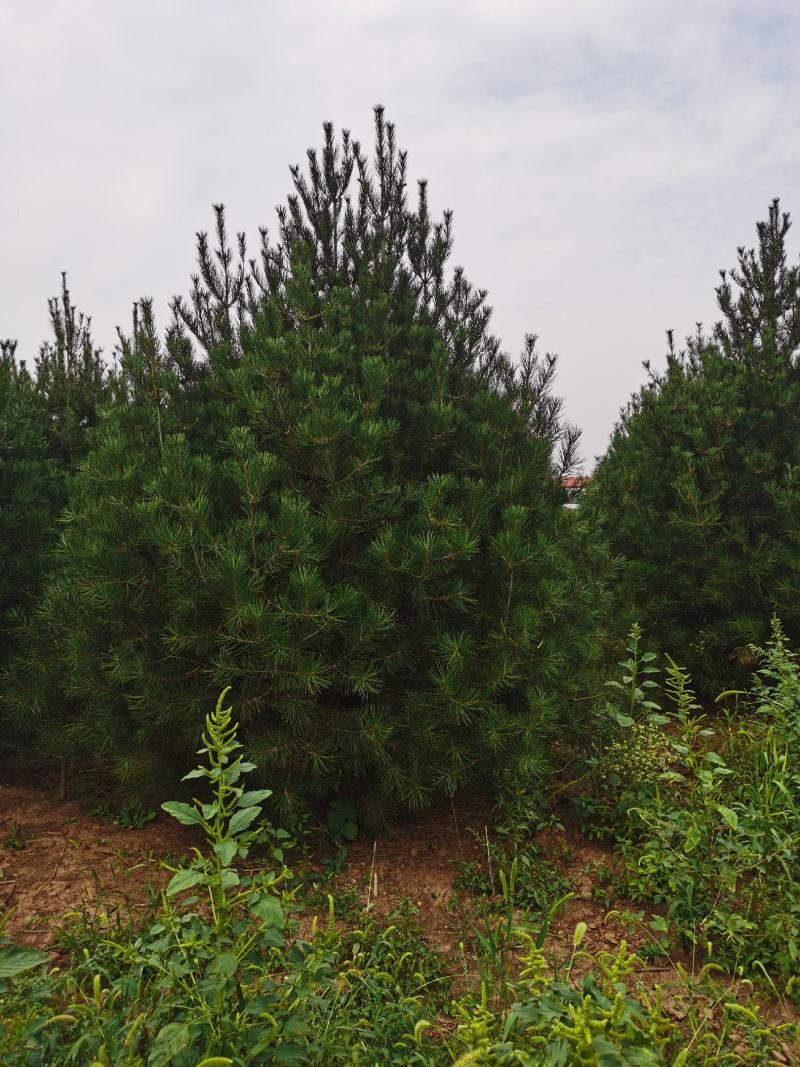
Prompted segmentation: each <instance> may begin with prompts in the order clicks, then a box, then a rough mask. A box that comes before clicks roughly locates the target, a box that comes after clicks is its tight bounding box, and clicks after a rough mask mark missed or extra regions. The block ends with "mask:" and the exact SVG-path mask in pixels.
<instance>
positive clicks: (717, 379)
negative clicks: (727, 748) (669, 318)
mask: <svg viewBox="0 0 800 1067" xmlns="http://www.w3.org/2000/svg"><path fill="white" fill-rule="evenodd" d="M789 225H790V221H789V216H788V215H786V214H783V213H782V212H781V210H780V206H779V203H778V201H774V202H773V203H772V205H771V206H770V209H769V215H768V218H767V219H766V220H765V221H763V222H760V223H759V224H758V226H757V235H758V244H757V247H756V248H753V249H745V248H740V249H739V253H738V266H737V267H736V268H735V269H734V270H733V271H731V272H730V273H728V272H724V271H723V272H722V275H721V284H720V285H719V287H718V289H717V301H718V306H719V309H720V312H721V316H722V317H721V319H720V321H719V323H718V324H717V325H716V327H715V328H714V330H713V332H712V335H711V336H710V337H705V336H704V335H703V333H702V331H701V330H700V329H699V328H698V333H697V335H696V336H695V337H693V338H690V339H689V341H688V342H687V347H686V350H685V351H684V352H682V353H677V352H675V351H674V349H673V348H672V344H671V338H670V353H669V357H668V361H667V369H666V371H665V373H663V374H660V375H659V374H652V375H651V378H650V381H649V382H648V384H647V385H646V386H645V387H644V389H642V391H641V392H640V393H639V394H638V395H637V396H636V397H634V398H633V400H632V401H631V403H630V405H629V406H628V408H627V409H626V411H625V412H624V413H623V416H622V419H621V421H620V424H619V425H618V427H617V429H616V431H615V433H614V436H613V438H612V441H611V446H610V448H609V450H608V453H607V454H606V456H605V457H604V458H603V460H602V462H601V463H600V465H599V467H598V470H597V472H596V476H595V479H594V482H593V485H592V487H591V490H590V492H589V494H588V495H587V499H586V505H585V512H586V515H587V518H588V519H589V520H590V521H591V522H592V523H593V525H594V526H595V528H597V529H598V530H599V531H600V532H601V533H602V535H603V536H604V537H606V538H608V540H609V542H610V544H611V546H612V548H613V550H614V551H615V552H616V553H618V554H620V555H621V556H623V557H624V558H625V560H626V566H625V568H624V569H623V570H622V571H621V575H622V586H621V588H620V594H621V599H622V601H623V602H627V606H628V611H629V613H631V614H634V615H635V616H637V617H639V618H640V619H641V621H642V622H643V623H644V624H645V625H646V628H647V630H648V632H649V634H650V637H651V639H652V640H653V641H654V642H656V643H658V644H660V645H661V646H662V647H664V648H665V649H666V650H667V651H669V652H670V653H671V654H672V655H673V656H674V657H676V658H678V659H680V660H682V661H683V662H685V663H686V664H687V665H688V666H689V667H690V668H691V669H692V671H693V672H694V674H695V676H696V678H697V680H698V682H699V683H700V684H701V685H702V686H703V687H704V688H705V690H706V692H708V693H709V694H713V693H714V691H715V689H716V688H717V687H719V686H723V685H727V684H730V683H733V682H736V681H737V680H740V678H741V675H742V668H743V667H744V668H746V666H747V664H748V662H749V657H748V653H747V645H748V644H749V643H750V642H754V641H762V640H764V639H765V638H766V636H767V633H768V628H769V620H770V616H771V614H772V613H773V612H777V613H778V615H780V617H781V619H782V621H783V623H784V625H785V626H786V627H787V629H788V630H789V632H790V633H791V634H792V635H793V636H794V637H795V638H796V637H798V636H800V265H795V266H790V265H789V263H788V261H787V250H786V239H787V234H788V232H789ZM623 614H624V613H621V617H622V615H623Z"/></svg>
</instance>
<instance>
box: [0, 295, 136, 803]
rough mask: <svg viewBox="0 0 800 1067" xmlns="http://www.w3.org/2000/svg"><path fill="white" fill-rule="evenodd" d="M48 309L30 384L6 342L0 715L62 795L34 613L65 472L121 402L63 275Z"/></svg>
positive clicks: (58, 700)
mask: <svg viewBox="0 0 800 1067" xmlns="http://www.w3.org/2000/svg"><path fill="white" fill-rule="evenodd" d="M48 306H49V311H50V323H51V328H52V337H51V339H49V340H47V341H45V342H44V343H43V344H42V345H41V347H40V350H39V355H38V358H37V359H36V361H35V367H36V375H35V378H34V379H31V378H30V376H29V375H28V374H27V372H26V371H25V368H24V365H20V366H17V364H16V363H15V361H14V354H15V348H16V346H15V345H13V346H12V344H11V343H10V342H4V343H3V345H2V362H3V380H2V382H0V385H1V386H2V390H3V397H2V400H0V404H2V406H3V413H2V415H1V416H0V419H2V421H3V430H2V431H1V432H2V433H3V436H4V445H3V448H2V452H3V459H2V464H3V474H2V480H3V482H4V483H5V484H4V486H3V489H2V490H1V491H0V535H2V534H5V536H4V537H3V541H4V544H3V547H2V550H4V551H5V553H6V554H7V555H8V556H9V557H11V560H12V562H11V563H10V564H8V565H4V566H3V577H2V578H0V582H2V583H3V584H4V585H5V589H4V590H3V595H0V614H2V616H3V619H4V622H3V623H0V627H2V632H3V644H4V654H3V653H0V715H1V716H2V730H3V740H4V742H5V743H6V744H11V745H14V744H17V745H20V744H21V745H23V746H24V747H25V748H26V749H27V750H31V749H34V750H36V751H38V752H39V753H42V754H45V755H49V756H52V757H55V758H56V759H58V760H59V761H60V762H61V765H62V790H63V772H64V769H65V762H64V761H65V756H67V755H68V753H69V751H70V745H69V739H68V738H67V737H66V736H65V733H64V729H63V722H64V721H65V718H68V717H69V709H68V708H66V707H64V699H65V698H64V694H63V689H62V686H61V684H60V673H59V670H60V668H59V666H58V658H57V655H56V653H57V649H58V642H59V640H60V635H59V634H57V633H54V632H52V631H51V630H49V629H48V628H47V627H45V626H43V625H42V624H41V621H40V620H39V619H38V611H37V609H38V606H39V599H40V595H41V591H42V588H43V583H44V581H45V579H46V577H47V575H48V574H49V573H50V572H51V571H52V570H53V568H54V567H55V565H56V561H55V559H54V557H53V549H54V547H55V544H56V542H57V539H58V532H59V521H60V518H61V512H62V509H63V507H64V504H65V502H66V498H67V480H68V478H69V475H70V473H71V471H72V470H73V468H74V467H75V465H76V464H77V463H78V462H80V461H81V460H82V459H83V458H84V457H85V456H86V454H87V453H88V450H89V447H90V438H91V433H92V430H93V428H94V427H95V426H96V425H97V423H98V421H99V418H100V411H101V409H102V406H103V405H104V404H107V403H110V402H111V401H112V399H114V398H115V397H116V398H117V399H118V400H119V401H120V402H121V401H122V400H123V399H124V397H123V396H122V394H121V393H119V394H118V383H117V381H116V377H115V375H114V374H113V372H112V371H110V370H109V369H108V368H107V367H106V365H105V363H104V361H103V358H102V354H101V351H100V349H99V348H97V347H95V345H94V343H93V341H92V337H91V320H90V319H88V318H87V317H85V316H84V315H83V314H81V313H79V312H78V311H77V309H76V307H75V306H74V304H73V303H72V300H71V297H70V293H69V289H68V287H67V279H66V275H65V274H62V279H61V296H60V298H53V299H51V300H50V301H49V302H48Z"/></svg>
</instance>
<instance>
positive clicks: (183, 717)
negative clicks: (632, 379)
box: [40, 109, 602, 809]
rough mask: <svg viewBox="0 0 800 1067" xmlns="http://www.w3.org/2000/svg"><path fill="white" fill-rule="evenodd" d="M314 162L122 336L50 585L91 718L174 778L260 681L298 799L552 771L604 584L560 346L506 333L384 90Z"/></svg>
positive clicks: (255, 747)
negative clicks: (412, 201) (464, 262)
mask: <svg viewBox="0 0 800 1067" xmlns="http://www.w3.org/2000/svg"><path fill="white" fill-rule="evenodd" d="M293 180H294V186H295V192H294V193H293V195H292V196H291V197H290V198H289V201H288V205H287V207H286V208H285V209H284V210H282V211H281V212H280V213H279V232H278V238H277V240H276V242H275V243H273V242H272V241H271V240H270V238H269V235H268V234H267V232H266V231H262V234H261V247H260V251H259V255H258V257H257V259H255V260H249V259H248V257H247V250H246V244H245V240H244V238H243V237H242V236H241V235H240V236H239V237H238V238H237V239H236V241H235V242H234V243H233V245H231V243H230V241H229V238H228V236H227V231H226V220H225V215H224V212H223V210H222V208H221V207H218V208H217V209H216V223H217V226H216V243H215V244H214V245H213V246H212V244H211V242H210V241H209V239H208V238H207V237H206V236H205V235H201V236H200V237H199V241H198V263H199V270H198V274H197V275H196V277H195V278H194V280H193V286H192V291H191V293H190V296H189V298H188V299H185V300H181V299H178V300H176V301H175V303H174V306H173V312H174V317H173V322H172V324H171V326H170V328H169V330H168V331H167V333H166V335H165V336H164V337H163V338H161V337H160V335H159V333H158V331H157V330H156V328H155V324H154V322H153V317H152V310H151V308H150V307H149V305H147V304H145V305H143V307H142V308H140V309H139V313H138V314H137V318H136V321H135V324H134V330H133V333H132V335H131V336H130V337H128V338H123V339H122V342H121V357H120V365H121V372H122V375H123V377H124V379H125V381H126V396H127V402H126V403H125V404H118V405H115V406H114V407H112V408H110V409H109V411H108V413H107V417H106V418H105V419H104V420H103V422H102V424H101V425H100V426H99V428H98V430H97V431H96V433H95V435H94V439H93V445H94V447H93V449H92V451H91V452H90V454H89V455H88V457H87V459H86V461H85V463H84V464H83V465H82V467H81V469H80V470H79V472H78V473H77V474H76V475H75V477H74V478H73V479H72V480H71V491H70V500H69V506H68V509H67V512H66V515H65V522H64V533H63V537H62V540H61V543H60V546H59V550H58V557H59V564H60V565H59V570H58V575H57V579H56V580H54V582H53V583H52V584H51V587H50V589H49V592H48V596H47V597H46V598H45V599H44V601H43V603H42V606H41V609H40V618H41V619H42V620H43V621H44V622H45V623H46V625H47V627H48V628H49V630H50V632H51V633H53V634H55V635H58V640H57V641H54V642H53V645H54V647H58V649H59V655H58V659H57V661H56V667H55V668H54V670H56V671H58V673H59V674H60V675H61V677H62V678H63V679H65V681H66V687H67V696H68V697H69V698H70V699H71V700H72V702H73V706H74V707H75V708H76V709H77V714H76V717H75V720H74V721H73V722H72V724H71V725H70V731H69V732H70V736H71V738H72V739H73V740H75V741H76V742H77V743H80V744H82V745H84V746H86V747H88V748H93V749H94V751H102V752H103V753H104V754H106V755H108V757H109V758H110V759H111V760H112V762H113V763H114V765H115V768H116V770H117V773H118V774H119V775H120V777H121V778H122V779H124V780H128V781H133V780H136V781H147V780H150V781H152V780H154V779H155V780H157V779H158V777H159V769H160V767H161V766H162V764H163V762H164V761H173V762H174V761H177V762H181V761H182V760H184V759H186V758H189V757H190V754H191V751H192V745H193V739H194V737H195V736H196V731H197V724H198V722H200V721H201V719H202V715H203V714H204V709H205V708H206V706H207V702H208V694H209V692H214V691H215V690H216V689H218V688H219V687H220V685H221V684H233V685H234V688H235V692H236V699H237V706H238V707H239V708H240V714H241V715H242V720H243V730H244V733H245V736H246V739H247V743H248V746H249V749H250V753H251V755H253V756H254V758H255V762H256V763H257V764H258V766H259V768H260V769H261V772H262V773H263V774H265V775H266V776H267V777H269V778H270V782H271V784H273V785H274V784H275V782H276V781H278V782H280V781H282V782H283V785H284V790H285V795H286V796H287V797H288V796H290V795H292V794H293V793H295V792H296V791H297V790H301V791H303V792H305V793H307V794H314V793H320V794H330V793H331V792H332V791H335V790H336V789H338V788H345V787H348V786H349V784H351V783H353V782H356V781H361V782H362V783H364V784H365V786H366V787H368V788H371V789H372V790H373V792H374V793H375V794H376V795H378V796H380V797H382V798H385V799H386V800H388V801H389V802H390V803H392V804H398V805H401V806H405V807H409V808H412V809H414V808H420V807H422V806H424V805H426V804H427V803H429V802H430V801H431V799H432V798H433V797H434V796H436V795H437V794H442V793H450V794H451V793H453V792H454V791H455V790H456V789H458V788H461V787H463V786H465V785H467V784H469V783H475V782H477V781H480V780H482V779H484V778H486V777H487V776H489V777H491V776H492V775H496V774H498V773H500V772H501V770H503V769H507V768H509V767H513V768H515V770H516V771H517V772H518V773H519V774H520V775H522V776H523V778H524V779H525V780H530V779H531V778H532V777H534V776H535V775H536V774H538V773H541V772H542V770H543V767H544V763H545V757H546V745H545V741H546V739H548V738H549V737H551V736H552V734H553V732H554V731H555V730H557V729H558V727H559V725H560V724H563V723H564V722H565V721H566V720H567V718H568V717H569V716H570V715H571V714H574V708H573V704H572V701H573V700H574V698H575V697H576V695H577V694H578V693H579V692H580V691H581V670H582V668H583V667H584V666H586V665H589V664H590V663H591V662H592V659H593V657H594V654H595V648H596V637H597V620H598V616H599V615H600V614H601V612H602V598H601V596H600V595H599V586H598V579H597V572H598V571H599V570H600V566H599V556H597V553H596V551H595V550H594V549H592V548H591V547H590V546H589V545H588V543H587V541H586V540H585V539H584V538H583V536H582V532H581V529H580V526H579V524H576V523H574V522H573V521H572V517H571V516H570V515H569V514H568V513H567V512H565V510H564V508H563V503H564V495H563V492H562V490H561V487H560V479H559V477H558V475H559V473H560V469H561V464H565V463H566V464H569V463H571V462H573V460H574V455H575V449H576V447H577V435H576V432H575V431H574V430H573V429H572V428H571V427H569V426H568V425H566V424H565V423H564V421H563V417H562V413H561V409H560V403H559V401H558V400H557V399H556V398H554V396H553V393H552V387H553V380H554V374H555V360H554V359H553V358H552V357H540V356H539V355H538V354H537V351H536V347H535V339H534V338H530V339H529V340H528V342H527V343H526V350H525V352H524V354H523V358H522V361H521V366H520V369H519V371H517V370H516V369H515V367H514V364H513V362H512V360H511V359H510V358H509V357H508V356H507V355H505V354H504V353H502V351H501V349H500V345H499V342H498V341H497V340H496V339H495V338H493V337H492V335H491V334H490V332H489V309H488V307H487V305H486V294H485V293H483V292H482V291H480V290H474V289H473V288H472V287H471V285H470V284H469V283H468V282H467V280H466V278H465V276H464V274H463V272H462V271H460V270H459V271H454V272H452V273H449V272H448V266H447V264H448V258H449V255H450V251H451V246H452V220H451V217H450V216H449V215H445V216H444V218H443V219H442V220H441V221H440V222H436V223H433V222H432V221H431V220H430V218H429V214H428V207H427V193H426V190H425V187H424V184H423V185H421V186H420V187H419V190H418V199H417V203H416V206H415V208H414V209H413V210H412V209H411V208H410V207H409V206H408V203H407V196H406V157H405V154H404V153H402V152H400V151H399V150H398V149H397V147H396V144H395V134H394V129H393V127H392V126H391V125H390V124H388V123H386V122H385V120H384V116H383V113H382V112H381V111H380V109H379V110H378V111H377V113H376V148H375V154H374V158H373V160H372V162H371V163H370V162H368V160H367V159H366V157H365V156H364V155H363V154H362V152H361V149H360V146H359V145H358V143H357V142H354V141H352V140H351V139H350V137H349V136H348V135H347V134H346V133H345V134H344V135H343V136H342V139H341V141H340V142H339V143H337V142H336V140H335V138H334V134H333V129H332V127H330V126H326V127H325V143H324V146H323V149H322V152H321V153H320V154H316V153H314V152H310V153H309V156H308V173H307V174H303V173H301V171H300V170H299V169H295V170H293ZM353 184H355V195H354V197H353V198H352V199H351V193H350V189H351V187H352V185H353ZM593 552H594V553H595V556H592V553H593ZM579 559H581V560H585V561H586V564H587V568H586V569H587V573H585V574H582V573H581V566H580V563H579ZM592 572H594V573H592Z"/></svg>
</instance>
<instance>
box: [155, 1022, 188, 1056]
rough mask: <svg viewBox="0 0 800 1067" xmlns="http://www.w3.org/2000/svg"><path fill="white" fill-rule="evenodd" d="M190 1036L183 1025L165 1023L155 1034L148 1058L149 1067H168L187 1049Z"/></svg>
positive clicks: (186, 1027)
mask: <svg viewBox="0 0 800 1067" xmlns="http://www.w3.org/2000/svg"><path fill="white" fill-rule="evenodd" d="M190 1040H191V1036H190V1034H189V1027H188V1026H187V1025H186V1024H185V1023H167V1025H166V1026H162V1027H161V1029H160V1030H159V1031H158V1033H157V1034H156V1039H155V1041H154V1042H153V1047H152V1048H151V1050H150V1056H149V1058H148V1060H147V1062H148V1064H149V1067H169V1065H170V1064H172V1063H173V1062H174V1061H175V1059H176V1058H177V1057H178V1056H179V1055H180V1053H181V1052H183V1050H184V1049H185V1048H186V1047H187V1045H188V1044H189V1041H190Z"/></svg>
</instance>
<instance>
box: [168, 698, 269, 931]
mask: <svg viewBox="0 0 800 1067" xmlns="http://www.w3.org/2000/svg"><path fill="white" fill-rule="evenodd" d="M229 691H230V690H229V689H225V690H223V692H222V693H221V694H220V697H219V700H218V701H217V706H216V709H215V711H214V713H213V714H212V715H209V716H207V718H206V728H205V732H204V734H203V748H201V749H200V750H199V752H198V755H201V756H205V757H206V759H207V765H201V766H199V767H197V768H196V769H195V770H193V771H190V772H189V773H188V774H187V775H185V776H184V778H183V781H190V780H196V779H199V780H205V781H206V782H208V784H209V786H210V787H211V793H212V799H211V802H210V803H206V802H205V801H203V800H198V799H195V800H194V801H193V803H192V804H182V803H178V802H175V801H171V802H168V803H166V804H162V805H161V806H162V808H163V809H164V811H165V812H167V814H168V815H171V816H172V817H173V818H175V819H177V820H178V822H179V823H182V824H183V825H184V826H198V827H199V828H200V829H201V830H202V831H203V833H204V834H205V837H206V842H207V851H206V852H201V851H200V850H199V849H194V850H193V851H194V855H195V858H194V861H193V862H192V864H191V865H190V866H189V867H184V868H179V869H178V870H177V871H175V872H174V874H173V877H172V879H171V881H170V883H169V885H168V886H167V896H168V897H171V896H175V894H176V893H183V892H185V891H186V890H189V889H194V888H196V887H201V886H202V887H203V888H205V890H206V891H207V893H208V898H209V903H210V905H211V910H212V914H213V916H214V922H215V924H216V927H217V929H218V930H222V929H224V928H225V927H226V926H227V925H228V922H229V917H230V915H231V914H232V913H233V912H234V911H235V910H236V909H237V908H238V907H239V906H241V905H242V904H245V903H246V905H247V908H248V910H249V911H250V913H251V914H252V915H254V916H256V917H258V918H262V919H264V920H267V921H269V922H277V923H278V924H279V925H280V924H281V923H282V921H283V913H282V910H281V907H280V902H279V901H278V899H277V898H276V897H274V896H272V895H271V894H269V893H264V892H263V891H260V890H259V889H256V888H255V887H254V885H253V882H252V880H251V879H250V878H245V879H241V878H240V877H239V874H238V873H237V871H236V868H235V866H234V863H235V861H236V860H237V859H241V860H244V859H246V858H247V855H248V853H249V851H250V848H251V846H252V845H253V843H254V841H256V840H257V839H259V838H260V837H263V836H264V834H265V831H266V827H265V826H262V827H260V828H255V827H253V823H255V822H256V821H257V820H258V819H259V817H260V815H261V808H262V805H263V803H264V801H265V800H267V799H268V798H269V797H270V796H272V790H270V789H255V790H251V791H247V790H245V789H244V788H243V787H242V786H240V785H238V784H237V783H238V782H239V781H240V780H241V778H242V776H243V775H245V774H247V773H249V772H250V771H253V770H255V767H254V765H253V764H252V763H246V762H244V760H243V759H242V757H241V755H240V754H239V753H240V751H241V748H242V746H241V744H240V743H239V741H238V740H237V738H236V732H237V730H236V723H235V722H233V716H232V709H231V708H230V707H228V708H225V707H223V702H224V700H225V697H226V696H227V694H228V692H229ZM284 878H285V873H284V874H281V875H278V876H277V877H275V878H272V879H270V888H275V887H277V886H278V885H279V884H280V882H282V881H283V880H284Z"/></svg>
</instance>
